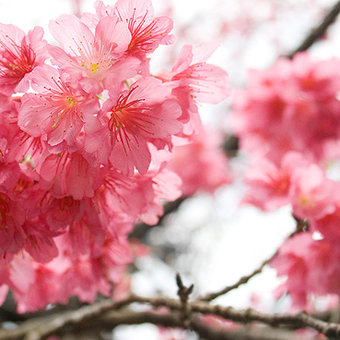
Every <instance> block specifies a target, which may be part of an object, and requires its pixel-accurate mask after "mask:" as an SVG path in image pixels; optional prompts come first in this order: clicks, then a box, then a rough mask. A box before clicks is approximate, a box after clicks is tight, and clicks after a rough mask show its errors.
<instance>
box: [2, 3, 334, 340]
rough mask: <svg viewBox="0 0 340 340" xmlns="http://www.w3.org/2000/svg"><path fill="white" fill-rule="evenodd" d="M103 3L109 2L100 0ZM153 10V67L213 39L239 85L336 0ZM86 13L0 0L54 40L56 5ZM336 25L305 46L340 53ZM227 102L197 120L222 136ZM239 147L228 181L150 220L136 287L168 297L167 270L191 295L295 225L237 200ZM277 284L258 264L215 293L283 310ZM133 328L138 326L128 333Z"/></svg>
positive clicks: (243, 161) (20, 20) (257, 258)
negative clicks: (166, 24) (164, 20)
mask: <svg viewBox="0 0 340 340" xmlns="http://www.w3.org/2000/svg"><path fill="white" fill-rule="evenodd" d="M104 2H105V3H107V4H110V3H112V2H110V1H104ZM153 4H154V7H155V12H156V14H157V15H168V16H170V17H172V19H173V20H174V34H175V36H176V38H177V40H176V43H175V44H174V45H173V46H166V47H164V46H161V47H160V48H159V50H158V51H156V56H155V57H154V58H153V61H152V65H151V66H152V71H154V72H159V71H160V70H162V69H170V68H171V66H172V65H173V63H174V61H175V60H176V58H177V56H178V53H179V51H180V49H181V47H182V46H183V45H184V44H199V43H204V42H210V41H213V40H214V41H217V42H219V48H218V49H217V50H216V52H215V53H214V55H213V56H212V58H211V59H210V60H209V62H210V63H213V64H217V65H219V66H220V67H222V68H223V69H225V70H226V71H227V72H228V73H229V75H230V78H231V83H232V88H234V89H235V88H237V87H242V86H243V85H244V84H245V83H246V80H247V72H248V70H249V69H252V68H256V69H265V68H267V67H269V66H270V65H271V64H272V63H273V62H274V61H275V60H276V59H277V58H278V57H279V56H283V55H286V54H288V53H289V52H290V51H292V50H294V49H295V48H296V47H297V46H298V45H299V44H300V43H301V41H302V40H303V39H304V38H305V36H306V35H307V34H308V33H309V32H310V31H311V29H312V28H313V27H314V26H315V25H316V24H318V23H319V22H320V21H321V20H322V18H323V17H324V15H325V13H326V12H327V11H328V10H329V8H330V6H332V5H333V4H334V0H333V1H331V0H285V1H282V0H257V1H253V0H210V1H205V0H201V1H200V0H153ZM88 11H93V1H92V0H73V1H72V0H48V1H46V0H30V1H27V0H11V1H7V0H0V22H2V23H7V24H9V23H10V24H14V25H17V26H19V27H20V28H22V29H23V30H25V31H27V30H29V29H31V28H32V27H33V26H34V25H39V26H42V27H43V28H44V30H45V34H46V35H45V37H46V39H47V40H48V41H49V42H51V43H53V38H52V37H51V35H50V33H49V32H48V22H49V20H51V19H55V18H57V17H58V16H59V15H61V14H64V13H74V14H78V15H79V14H80V13H82V12H88ZM339 33H340V23H339V22H336V23H335V24H334V25H333V26H331V27H330V28H329V30H328V32H327V36H324V37H323V38H322V39H321V40H320V41H318V42H317V43H315V44H314V46H313V47H312V48H311V50H310V52H311V54H312V55H313V56H315V57H316V58H321V59H323V58H329V57H332V56H340V41H339V37H340V34H339ZM230 103H231V101H226V102H223V103H222V104H219V105H214V106H209V105H201V107H200V110H201V114H202V118H203V121H204V122H205V124H207V125H208V126H209V127H210V128H211V129H213V130H214V131H218V133H221V134H222V135H223V136H228V135H231V134H232V130H231V128H230V123H229V119H230V113H231V110H232V108H231V104H230ZM247 162H248V159H247V155H245V154H243V153H242V152H240V153H239V154H238V156H237V157H234V158H232V159H230V160H229V164H228V170H227V169H226V171H228V174H230V176H231V177H232V183H229V184H227V185H224V186H221V187H220V188H218V189H217V190H216V191H215V192H214V194H209V193H205V192H200V191H199V192H197V193H196V194H195V195H194V196H193V197H191V198H189V199H186V200H185V201H184V202H183V203H182V204H181V205H180V206H179V208H178V209H177V210H176V211H175V212H174V213H172V214H169V215H168V216H166V218H165V219H164V220H163V221H162V225H161V226H156V227H150V228H149V230H148V231H147V232H145V233H143V236H142V238H143V241H144V242H145V243H146V244H147V245H148V246H149V247H150V255H147V256H145V257H142V258H140V259H138V260H137V262H136V263H135V268H132V269H131V271H132V272H133V274H132V289H133V291H135V292H136V293H138V294H142V295H153V294H155V293H164V294H167V295H170V296H171V295H173V296H175V295H176V285H175V280H174V276H175V273H176V272H178V273H181V275H182V277H183V279H184V281H185V282H186V283H194V285H195V290H194V295H195V296H198V295H201V294H204V293H205V292H208V291H214V290H217V289H219V288H222V287H224V286H225V285H227V284H232V283H234V282H235V281H236V280H237V279H238V278H239V277H241V276H242V275H245V274H248V273H250V272H251V271H252V270H254V269H255V268H257V267H258V266H259V264H260V263H261V262H262V261H263V260H264V259H266V258H267V257H269V256H270V255H271V254H272V253H273V252H274V251H275V250H276V249H277V247H278V246H279V245H280V244H281V242H282V240H283V239H284V238H285V237H286V236H287V235H288V234H289V233H290V232H291V231H292V230H294V228H295V222H294V220H293V218H292V217H291V215H290V212H289V208H283V209H280V210H278V211H275V212H272V213H261V212H260V211H259V210H257V209H256V208H254V207H250V206H245V205H241V204H240V200H241V198H242V194H243V192H244V185H243V183H242V178H243V177H244V172H245V170H246V168H247ZM277 284H278V279H277V278H276V275H275V272H274V271H273V270H272V269H270V268H265V270H264V271H263V273H262V274H260V275H258V276H256V277H255V278H254V279H252V280H251V282H250V283H249V284H248V285H246V286H244V287H241V288H240V289H238V290H237V291H234V292H232V293H231V294H229V295H228V296H226V297H221V298H219V299H218V300H217V302H219V303H224V304H231V305H234V306H237V307H247V306H249V305H250V304H252V306H255V307H256V308H258V309H260V310H263V311H281V310H283V309H284V308H285V305H287V303H288V301H286V299H285V298H283V299H281V300H279V301H276V302H275V301H274V299H273V295H272V291H273V290H274V289H275V287H276V286H277ZM136 332H137V333H136ZM161 333H162V332H161V331H160V330H159V329H158V328H157V327H155V326H151V325H147V326H146V325H144V326H134V327H130V326H129V327H125V326H120V327H118V328H117V329H116V330H115V333H114V339H116V340H127V339H133V338H134V336H136V334H138V339H148V340H153V339H160V334H161ZM161 336H162V338H163V339H195V338H194V336H193V335H192V334H189V333H186V334H184V333H182V332H177V333H176V332H175V331H174V332H170V333H162V334H161Z"/></svg>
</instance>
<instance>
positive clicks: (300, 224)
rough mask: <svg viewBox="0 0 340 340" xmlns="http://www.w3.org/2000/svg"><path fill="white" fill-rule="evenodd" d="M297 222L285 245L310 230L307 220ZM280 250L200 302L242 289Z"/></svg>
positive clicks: (202, 298)
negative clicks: (247, 273)
mask: <svg viewBox="0 0 340 340" xmlns="http://www.w3.org/2000/svg"><path fill="white" fill-rule="evenodd" d="M295 220H296V221H297V225H296V229H295V231H294V232H292V233H291V234H290V235H288V237H286V238H285V240H284V241H283V243H285V242H286V241H287V240H289V239H290V238H292V237H293V236H295V235H296V234H298V233H300V232H303V231H305V230H307V228H308V223H307V222H306V221H305V220H300V219H297V218H295ZM279 250H280V248H278V249H277V250H276V251H275V253H274V254H272V255H271V256H270V257H269V258H268V259H266V260H264V261H263V262H262V263H261V265H260V266H259V267H258V268H256V269H255V270H254V271H253V272H251V273H250V274H249V275H247V276H242V277H241V278H240V279H239V280H238V281H237V282H235V283H234V284H232V285H230V286H226V287H224V288H222V289H221V290H219V291H217V292H212V293H209V294H206V295H205V296H203V297H201V298H199V299H198V300H200V301H206V302H208V301H212V300H214V299H216V298H217V297H219V296H221V295H224V294H227V293H229V292H230V291H232V290H234V289H237V288H238V287H240V286H241V285H244V284H246V283H248V281H249V280H250V279H251V278H253V277H254V276H256V275H257V274H260V273H261V272H262V270H263V268H264V267H265V266H266V265H267V264H269V262H270V261H272V260H273V259H274V257H276V255H277V254H278V253H279Z"/></svg>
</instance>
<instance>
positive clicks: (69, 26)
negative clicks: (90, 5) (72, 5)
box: [49, 15, 136, 92]
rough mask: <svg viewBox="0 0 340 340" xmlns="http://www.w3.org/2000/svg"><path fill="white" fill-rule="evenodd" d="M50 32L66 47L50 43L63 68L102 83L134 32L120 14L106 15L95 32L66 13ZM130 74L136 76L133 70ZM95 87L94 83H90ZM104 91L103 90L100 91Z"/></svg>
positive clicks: (51, 23)
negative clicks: (117, 15)
mask: <svg viewBox="0 0 340 340" xmlns="http://www.w3.org/2000/svg"><path fill="white" fill-rule="evenodd" d="M49 27H50V31H51V33H52V35H53V37H54V38H55V39H56V40H57V42H58V43H59V44H60V45H61V46H62V48H59V47H55V46H49V52H50V54H51V56H52V57H53V59H54V61H55V62H56V63H57V65H58V66H59V67H61V68H62V69H64V70H67V71H68V72H70V73H73V74H74V75H77V74H78V77H79V76H83V77H86V78H90V79H94V80H97V81H99V82H101V81H103V80H105V78H106V77H107V76H108V74H109V73H110V72H111V71H114V69H115V67H120V63H119V61H121V58H122V56H123V54H124V53H125V51H126V50H127V48H128V45H129V43H130V40H131V34H130V31H129V29H128V27H127V24H126V23H125V22H121V21H119V20H118V18H116V17H104V18H102V19H101V20H100V21H99V22H98V24H97V26H96V30H95V34H93V33H92V31H91V30H90V29H89V27H88V26H86V25H85V24H84V23H83V22H81V21H80V19H78V18H77V17H75V16H72V15H63V16H61V17H59V18H58V19H57V20H56V21H51V22H50V26H49ZM122 62H124V61H122ZM125 73H126V75H127V76H122V78H121V80H124V79H126V78H129V77H131V76H133V75H134V74H135V73H136V72H135V71H134V72H133V74H132V75H131V70H129V69H128V68H127V69H126V70H125ZM87 84H88V86H90V87H91V86H92V87H93V85H91V82H89V81H88V82H87ZM100 92H101V91H100Z"/></svg>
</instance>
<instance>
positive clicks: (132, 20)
mask: <svg viewBox="0 0 340 340" xmlns="http://www.w3.org/2000/svg"><path fill="white" fill-rule="evenodd" d="M115 13H116V15H117V16H118V17H119V19H120V20H121V21H122V22H127V23H128V27H129V30H130V33H131V42H130V44H129V47H128V51H129V53H132V54H141V55H145V54H148V53H151V52H153V51H154V50H155V49H156V48H157V47H158V45H159V44H166V45H168V44H171V43H173V41H174V37H173V36H172V35H169V32H170V31H171V30H172V26H173V23H172V20H171V19H170V18H168V17H166V16H162V17H156V18H155V17H154V14H153V8H152V3H151V0H143V1H140V0H118V1H117V3H116V5H115Z"/></svg>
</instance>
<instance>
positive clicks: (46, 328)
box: [0, 295, 340, 340]
mask: <svg viewBox="0 0 340 340" xmlns="http://www.w3.org/2000/svg"><path fill="white" fill-rule="evenodd" d="M131 303H141V304H148V305H150V306H153V307H154V308H155V309H157V308H160V307H165V308H167V309H168V310H170V311H176V312H181V310H182V308H183V306H182V303H181V302H180V301H178V300H174V299H170V298H166V297H158V298H146V297H141V296H136V295H131V296H130V297H128V298H126V299H124V300H121V301H118V302H114V301H110V300H106V301H102V302H99V303H95V304H93V305H91V306H85V307H82V308H80V309H79V310H77V311H71V312H66V313H61V314H59V315H56V316H54V317H46V318H41V319H39V320H30V321H27V322H25V323H23V324H22V325H20V326H18V328H17V329H14V330H4V329H2V330H0V339H2V340H16V339H24V340H41V339H45V338H46V337H47V336H49V335H52V334H60V333H62V332H63V331H65V329H66V328H71V329H72V328H73V329H77V328H79V327H81V325H83V324H85V325H86V323H88V324H90V323H91V322H94V320H95V319H96V318H99V317H101V316H102V315H105V314H106V313H107V312H109V311H115V312H114V313H116V314H115V315H116V316H117V318H118V317H119V315H124V311H121V313H123V314H120V311H118V312H117V310H119V309H120V308H122V307H124V306H127V305H129V304H131ZM188 308H189V310H190V320H189V323H188V325H183V322H182V320H180V319H179V318H178V317H177V318H176V320H177V324H176V325H177V326H178V327H181V328H186V327H191V328H192V329H194V330H195V323H193V322H194V321H193V320H195V319H194V318H196V317H198V316H200V315H215V316H219V317H222V318H224V319H226V320H232V321H235V322H239V323H243V324H249V323H253V322H256V323H257V322H261V323H263V324H266V325H270V326H274V327H278V326H288V327H295V328H305V327H309V328H312V329H314V330H317V331H318V332H320V333H322V334H324V335H326V336H328V337H333V338H338V337H340V324H335V323H329V322H325V321H321V320H319V319H316V318H314V317H312V316H311V315H308V314H306V313H297V314H265V313H260V312H256V311H254V310H251V309H247V310H237V309H234V308H232V307H223V306H219V305H210V304H209V303H206V302H201V301H193V302H188ZM171 315H173V314H171ZM174 315H176V314H174ZM169 320H170V321H169V327H170V324H171V325H173V324H174V322H173V321H171V320H174V319H172V316H171V319H169ZM131 322H132V321H131ZM134 322H136V321H134ZM200 322H203V321H200ZM196 326H197V325H196ZM171 327H172V326H171ZM197 327H198V326H197ZM197 332H199V330H197ZM224 339H227V338H224ZM249 339H252V337H251V336H250V337H249Z"/></svg>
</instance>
